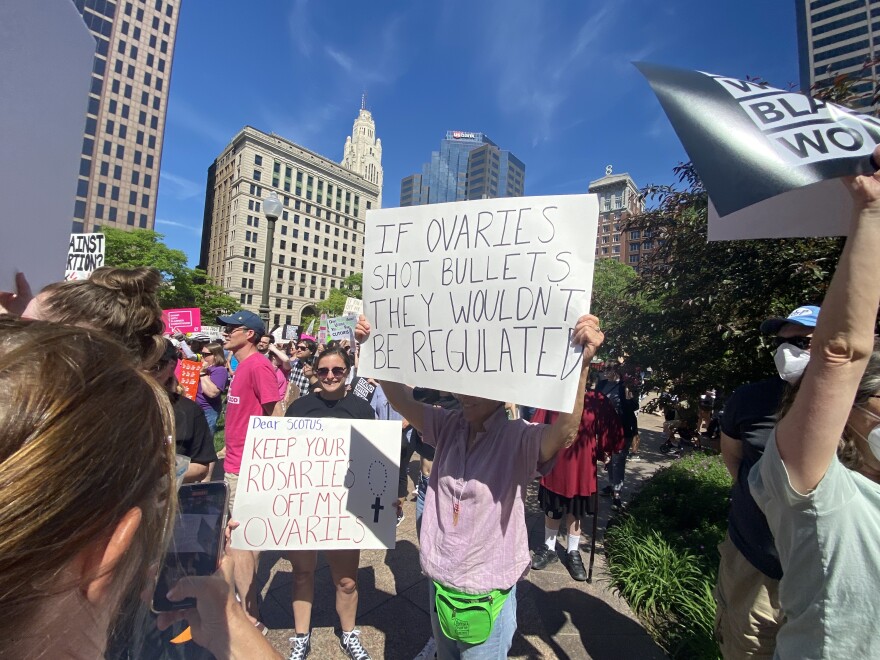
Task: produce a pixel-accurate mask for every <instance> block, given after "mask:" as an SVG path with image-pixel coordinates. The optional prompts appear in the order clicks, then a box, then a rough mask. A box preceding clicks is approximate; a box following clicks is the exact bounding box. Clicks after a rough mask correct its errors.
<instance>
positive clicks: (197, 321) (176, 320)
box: [162, 307, 202, 334]
mask: <svg viewBox="0 0 880 660" xmlns="http://www.w3.org/2000/svg"><path fill="white" fill-rule="evenodd" d="M162 320H163V321H165V332H166V333H169V334H173V333H175V332H182V333H184V334H187V333H188V332H201V330H202V310H200V309H199V308H198V307H191V308H188V309H163V310H162Z"/></svg>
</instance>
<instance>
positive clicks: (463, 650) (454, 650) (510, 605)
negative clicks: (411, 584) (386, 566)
mask: <svg viewBox="0 0 880 660" xmlns="http://www.w3.org/2000/svg"><path fill="white" fill-rule="evenodd" d="M428 588H429V595H430V599H431V602H430V605H431V607H430V611H431V630H433V631H434V641H436V642H437V660H504V659H505V658H507V653H508V651H510V647H511V645H512V644H513V634H514V633H515V632H516V585H513V589H511V590H510V594H508V596H507V600H506V601H505V602H504V606H503V607H502V608H501V612H499V613H498V618H497V619H495V625H493V626H492V632H491V633H490V634H489V638H488V639H487V640H486V641H485V642H483V643H482V644H465V643H464V642H457V641H455V640H454V639H449V638H448V637H446V635H444V634H443V631H442V630H440V621H439V619H437V612H435V611H434V597H435V589H434V582H433V580H430V578H429V582H428Z"/></svg>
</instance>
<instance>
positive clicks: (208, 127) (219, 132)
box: [168, 97, 235, 147]
mask: <svg viewBox="0 0 880 660" xmlns="http://www.w3.org/2000/svg"><path fill="white" fill-rule="evenodd" d="M173 104H174V105H173V108H172V109H170V111H169V112H168V121H169V122H172V123H174V124H176V125H178V126H180V127H182V128H185V129H187V130H188V131H189V132H191V133H193V134H194V135H197V136H199V137H201V138H203V139H204V140H206V141H207V142H210V143H211V144H212V146H215V147H222V146H224V145H225V144H226V143H227V142H229V140H230V139H231V138H232V136H233V131H234V130H235V129H230V128H227V127H224V126H221V125H220V124H219V123H217V121H216V120H215V119H214V118H213V117H212V116H210V115H207V114H205V113H203V112H201V111H199V110H196V109H195V107H193V106H192V105H190V104H189V103H188V102H187V101H184V100H181V99H180V97H177V98H175V99H174V101H173Z"/></svg>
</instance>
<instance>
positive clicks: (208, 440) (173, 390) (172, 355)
mask: <svg viewBox="0 0 880 660" xmlns="http://www.w3.org/2000/svg"><path fill="white" fill-rule="evenodd" d="M177 360H178V353H177V349H176V348H175V347H174V345H173V344H172V343H171V342H170V341H168V340H167V339H166V340H165V352H164V353H163V354H162V357H161V359H160V360H159V362H158V363H157V364H156V366H155V367H154V368H153V376H154V377H155V378H156V380H157V381H158V382H159V384H160V385H161V386H162V387H164V388H165V390H166V391H167V392H168V398H169V399H170V400H171V407H172V408H173V409H174V441H175V444H176V448H175V451H176V452H177V453H178V454H180V455H181V456H186V457H188V458H189V467H188V468H187V470H186V474H184V475H183V483H185V484H189V483H194V482H196V481H201V480H202V479H204V478H205V476H207V474H208V466H209V465H210V464H211V463H213V462H214V461H216V460H217V453H216V452H215V451H214V435H213V434H212V433H211V429H210V427H209V426H208V421H207V419H206V418H205V413H204V411H203V410H202V409H201V407H200V406H199V404H197V403H196V402H195V401H190V400H189V399H187V398H186V397H185V396H181V394H180V392H179V391H178V387H177V385H178V384H177V378H176V377H175V375H174V371H175V369H176V368H177Z"/></svg>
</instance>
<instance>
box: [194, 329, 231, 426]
mask: <svg viewBox="0 0 880 660" xmlns="http://www.w3.org/2000/svg"><path fill="white" fill-rule="evenodd" d="M228 383H229V372H228V371H227V370H226V356H225V355H223V347H222V346H221V345H220V344H219V343H218V342H211V343H210V344H208V345H207V346H205V347H204V348H203V349H202V371H201V374H200V376H199V387H198V390H196V403H197V404H199V407H200V408H201V409H202V410H203V411H204V412H205V419H207V420H208V427H209V428H210V429H211V435H213V434H214V431H216V429H217V418H218V417H219V416H220V409H221V408H222V407H223V392H225V391H226V385H227V384H228Z"/></svg>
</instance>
